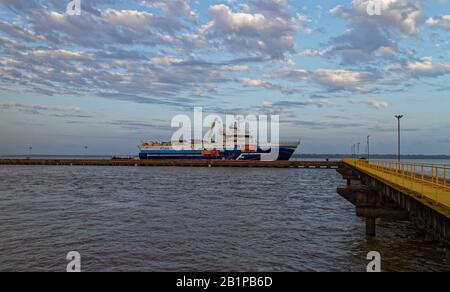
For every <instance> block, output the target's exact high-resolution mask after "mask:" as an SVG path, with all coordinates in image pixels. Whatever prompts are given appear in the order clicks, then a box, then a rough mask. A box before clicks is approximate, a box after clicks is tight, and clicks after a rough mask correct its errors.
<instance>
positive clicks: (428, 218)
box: [337, 159, 450, 244]
mask: <svg viewBox="0 0 450 292" xmlns="http://www.w3.org/2000/svg"><path fill="white" fill-rule="evenodd" d="M449 171H450V166H449V165H440V164H426V163H399V162H394V161H368V160H355V159H344V160H343V162H342V164H341V166H340V167H339V168H338V172H339V173H340V174H341V175H342V176H343V178H344V179H346V180H347V186H346V187H343V188H338V190H337V192H338V193H339V194H340V195H341V196H342V197H343V198H345V199H346V200H348V201H349V202H350V203H352V204H353V205H354V206H355V208H356V215H357V216H358V217H362V218H365V219H366V233H367V235H368V236H375V235H376V220H377V219H378V218H380V219H394V220H410V221H411V222H413V223H414V225H415V226H416V227H417V229H418V231H419V232H420V233H421V234H423V235H424V236H425V237H426V238H427V239H429V240H436V241H442V242H445V243H447V244H450V180H449V178H448V174H449Z"/></svg>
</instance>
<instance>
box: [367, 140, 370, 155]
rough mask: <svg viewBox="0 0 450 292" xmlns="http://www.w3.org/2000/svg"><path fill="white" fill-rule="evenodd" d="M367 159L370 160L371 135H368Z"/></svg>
mask: <svg viewBox="0 0 450 292" xmlns="http://www.w3.org/2000/svg"><path fill="white" fill-rule="evenodd" d="M367 160H370V136H367Z"/></svg>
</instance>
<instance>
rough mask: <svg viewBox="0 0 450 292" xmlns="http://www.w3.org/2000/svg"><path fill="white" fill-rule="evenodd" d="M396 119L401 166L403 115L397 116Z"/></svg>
mask: <svg viewBox="0 0 450 292" xmlns="http://www.w3.org/2000/svg"><path fill="white" fill-rule="evenodd" d="M395 118H396V119H397V120H398V163H399V165H400V163H401V161H402V156H401V151H402V148H401V119H402V118H403V115H397V116H395Z"/></svg>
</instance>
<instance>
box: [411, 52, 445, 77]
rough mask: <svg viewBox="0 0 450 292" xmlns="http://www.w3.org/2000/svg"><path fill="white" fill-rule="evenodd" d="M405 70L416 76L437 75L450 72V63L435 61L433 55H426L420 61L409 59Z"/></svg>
mask: <svg viewBox="0 0 450 292" xmlns="http://www.w3.org/2000/svg"><path fill="white" fill-rule="evenodd" d="M404 70H405V72H406V73H407V74H410V75H414V76H428V77H436V76H441V75H445V74H450V63H433V58H432V57H426V58H423V59H421V60H418V61H409V62H408V63H407V64H406V66H405V67H404Z"/></svg>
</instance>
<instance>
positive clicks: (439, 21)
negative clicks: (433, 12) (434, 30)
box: [426, 15, 450, 30]
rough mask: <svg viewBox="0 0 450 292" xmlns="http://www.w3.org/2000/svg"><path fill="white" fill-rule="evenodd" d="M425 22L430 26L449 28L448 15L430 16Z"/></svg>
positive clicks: (449, 20) (449, 19)
mask: <svg viewBox="0 0 450 292" xmlns="http://www.w3.org/2000/svg"><path fill="white" fill-rule="evenodd" d="M426 23H427V24H428V25H431V26H435V27H438V28H442V29H446V30H450V15H444V16H440V17H436V18H433V17H430V18H428V19H427V22H426Z"/></svg>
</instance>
